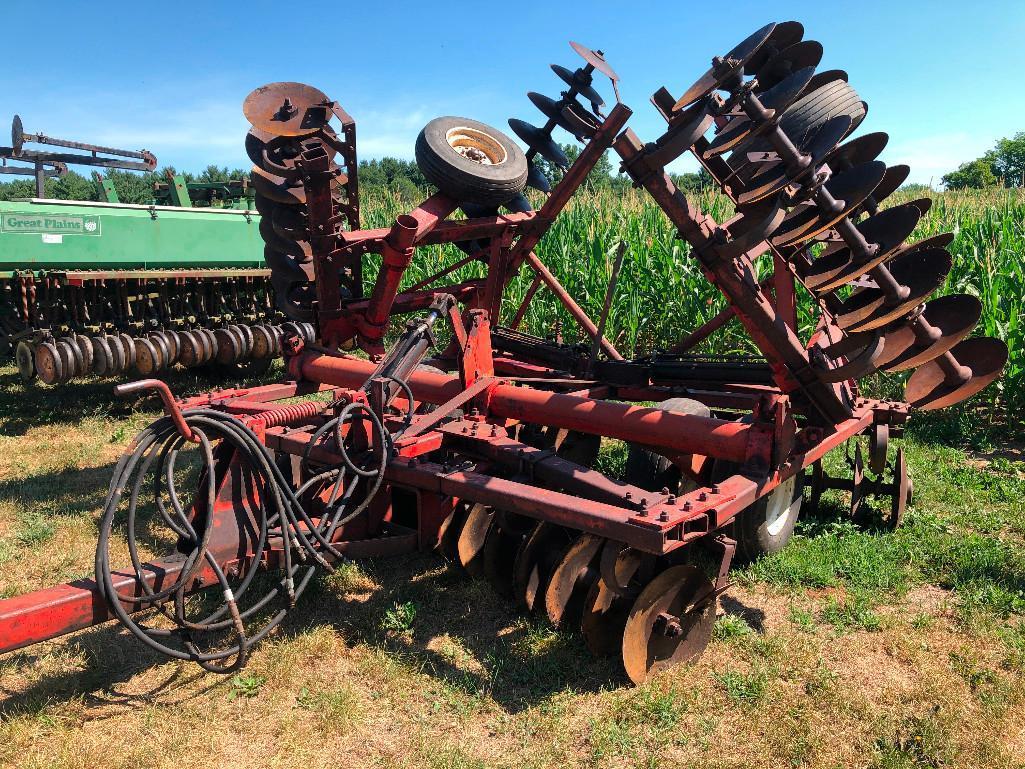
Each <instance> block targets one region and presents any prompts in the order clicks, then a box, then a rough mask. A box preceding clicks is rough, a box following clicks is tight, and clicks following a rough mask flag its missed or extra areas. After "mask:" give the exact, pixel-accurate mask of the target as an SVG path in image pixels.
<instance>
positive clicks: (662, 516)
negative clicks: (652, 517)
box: [658, 510, 669, 523]
mask: <svg viewBox="0 0 1025 769" xmlns="http://www.w3.org/2000/svg"><path fill="white" fill-rule="evenodd" d="M658 519H659V520H660V521H662V522H663V523H665V522H666V521H668V520H669V513H667V512H666V511H665V510H663V511H662V512H661V513H660V514H659V516H658Z"/></svg>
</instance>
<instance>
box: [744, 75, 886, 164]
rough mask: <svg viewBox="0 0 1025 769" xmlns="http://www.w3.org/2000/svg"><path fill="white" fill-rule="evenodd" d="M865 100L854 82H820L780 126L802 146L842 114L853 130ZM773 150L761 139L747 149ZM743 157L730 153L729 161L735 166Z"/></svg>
mask: <svg viewBox="0 0 1025 769" xmlns="http://www.w3.org/2000/svg"><path fill="white" fill-rule="evenodd" d="M865 114H866V112H865V103H864V102H863V101H862V100H861V97H860V96H858V92H857V91H855V90H854V89H853V88H852V87H851V85H850V84H849V83H847V82H845V81H843V80H834V81H832V82H830V83H826V84H825V85H821V86H819V87H818V88H816V89H815V90H814V91H812V92H811V93H808V94H805V95H804V96H802V97H801V98H800V99H798V100H797V101H795V102H794V103H793V104H791V105H790V107H789V108H788V109H787V111H786V112H785V113H784V114H783V118H782V119H781V120H780V121H779V125H780V128H782V129H783V131H784V132H785V133H786V135H787V137H789V138H790V140H791V141H792V142H793V143H794V145H795V146H798V147H799V146H801V144H803V143H804V141H805V139H806V138H807V137H809V136H812V135H814V134H815V132H816V131H818V130H819V129H820V128H821V127H822V126H823V125H825V124H826V123H827V122H828V121H830V120H832V119H833V118H835V117H837V116H839V115H847V116H848V117H850V118H851V121H852V122H851V129H850V131H849V132H848V133H851V132H853V131H854V129H855V128H857V127H858V125H860V123H861V121H862V120H864V119H865ZM770 149H772V145H770V144H769V142H768V141H765V140H760V141H756V142H753V143H752V146H751V147H748V148H745V149H744V153H743V154H744V156H745V157H746V155H747V153H748V152H761V151H766V150H770ZM740 160H741V158H738V157H735V156H732V155H731V156H730V164H731V165H734V164H736V163H737V162H738V161H740Z"/></svg>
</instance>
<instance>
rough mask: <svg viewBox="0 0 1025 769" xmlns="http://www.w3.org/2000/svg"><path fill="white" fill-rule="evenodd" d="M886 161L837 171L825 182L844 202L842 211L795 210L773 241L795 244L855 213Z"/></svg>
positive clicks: (816, 207)
mask: <svg viewBox="0 0 1025 769" xmlns="http://www.w3.org/2000/svg"><path fill="white" fill-rule="evenodd" d="M885 170H886V164H885V163H883V162H881V161H879V160H873V161H871V162H869V163H862V164H861V165H860V166H855V167H854V168H851V169H849V170H847V171H843V172H842V173H839V174H837V175H836V176H834V177H833V178H832V179H830V180H829V181H828V182H826V184H825V189H826V190H828V191H829V193H830V194H831V195H832V196H833V197H834V198H835V199H836V200H837V202H839V203H842V207H841V208H840V210H838V211H832V212H830V211H822V210H820V209H819V207H818V206H809V207H806V208H803V209H797V210H795V211H794V212H793V213H792V214H791V215H790V216H788V217H787V218H786V219H784V220H783V224H781V225H780V227H779V229H778V230H777V231H776V232H775V234H773V237H772V239H771V240H770V241H769V242H770V243H772V245H774V246H776V247H781V246H789V245H793V244H795V243H797V242H799V241H802V240H807V239H809V238H812V237H814V236H815V235H817V234H818V233H820V232H824V231H825V230H828V229H829V228H830V227H832V226H833V225H834V224H836V223H837V222H838V221H840V220H841V219H842V218H843V217H845V216H847V215H848V214H850V213H851V211H853V210H854V209H855V208H857V206H858V205H859V204H860V203H861V202H862V201H863V200H864V199H865V198H866V197H868V196H869V195H870V194H871V193H872V190H873V189H875V187H876V185H878V184H879V180H880V179H882V178H883V173H884V172H885Z"/></svg>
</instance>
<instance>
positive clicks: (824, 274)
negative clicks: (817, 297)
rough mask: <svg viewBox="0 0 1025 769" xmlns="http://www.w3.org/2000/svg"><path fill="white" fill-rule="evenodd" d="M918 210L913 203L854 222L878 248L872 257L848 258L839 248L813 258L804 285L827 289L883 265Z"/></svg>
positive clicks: (910, 229)
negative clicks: (813, 260) (858, 222)
mask: <svg viewBox="0 0 1025 769" xmlns="http://www.w3.org/2000/svg"><path fill="white" fill-rule="evenodd" d="M921 216H922V214H921V212H920V211H919V210H918V209H917V208H916V207H915V206H912V205H905V206H897V207H896V208H888V209H886V210H885V211H880V212H879V213H877V214H876V215H875V216H870V217H869V218H868V219H865V220H864V221H863V222H861V223H860V224H858V225H857V229H858V231H859V232H860V233H861V234H862V235H864V237H865V240H866V241H868V242H869V243H872V244H875V245H876V246H877V249H876V251H875V253H873V254H872V255H871V256H867V257H864V258H860V259H852V258H851V250H850V248H846V247H843V248H840V249H839V250H836V251H832V252H831V253H828V254H824V255H822V256H820V257H819V258H818V259H816V260H815V262H814V264H812V266H811V268H810V269H809V270H808V272H807V274H806V275H805V285H807V286H808V288H810V289H811V290H812V291H815V292H822V291H830V290H832V289H834V288H838V287H839V286H842V285H844V284H845V283H849V282H850V281H852V280H854V279H855V278H857V277H858V276H859V275H864V274H865V273H866V272H868V271H869V270H871V269H872V268H873V267H876V266H877V265H880V264H882V263H883V262H885V261H886V260H887V259H889V258H890V255H891V254H892V253H893V252H894V251H896V250H897V249H898V248H899V247H900V244H901V243H903V242H904V239H905V238H906V237H908V236H909V235H910V234H911V233H912V232H913V231H914V229H915V226H916V225H917V224H918V220H919V219H920V218H921Z"/></svg>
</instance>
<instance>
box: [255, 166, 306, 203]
mask: <svg viewBox="0 0 1025 769" xmlns="http://www.w3.org/2000/svg"><path fill="white" fill-rule="evenodd" d="M251 173H252V176H251V178H252V180H253V188H254V189H255V190H256V192H258V193H259V194H260V195H262V196H263V197H265V198H267V199H268V200H271V201H273V202H275V203H279V204H281V205H285V206H301V205H303V204H304V203H306V189H305V188H304V187H303V185H302V184H301V183H299V182H297V181H288V180H287V179H283V178H282V177H280V176H274V175H273V174H269V173H267V172H266V171H264V170H263V169H262V168H260V167H259V166H253V168H252V172H251ZM257 210H259V206H257ZM261 213H263V212H261Z"/></svg>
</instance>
